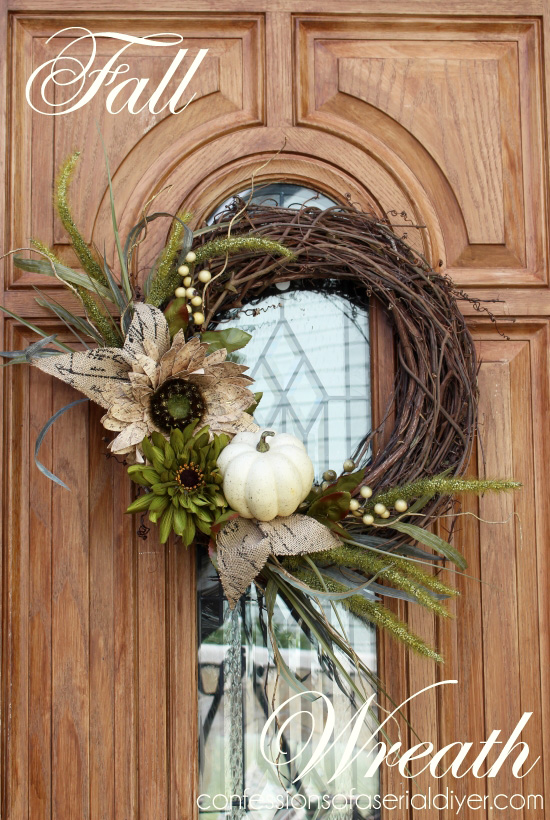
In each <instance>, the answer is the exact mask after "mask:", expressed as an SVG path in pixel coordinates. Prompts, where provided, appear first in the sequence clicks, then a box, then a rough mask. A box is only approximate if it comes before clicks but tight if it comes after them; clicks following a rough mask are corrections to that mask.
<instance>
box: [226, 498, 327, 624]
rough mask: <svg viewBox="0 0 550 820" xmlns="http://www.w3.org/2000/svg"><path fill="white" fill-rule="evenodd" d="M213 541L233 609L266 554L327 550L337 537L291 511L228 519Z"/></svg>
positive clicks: (298, 553)
mask: <svg viewBox="0 0 550 820" xmlns="http://www.w3.org/2000/svg"><path fill="white" fill-rule="evenodd" d="M216 543H217V548H218V571H219V574H220V580H221V582H222V586H223V591H224V592H225V595H226V597H227V600H228V601H229V606H230V607H231V609H233V608H234V606H235V605H236V603H237V601H238V600H239V598H240V597H241V595H242V594H243V593H244V592H245V591H246V589H247V587H248V586H249V585H250V584H251V583H252V581H253V580H254V578H255V577H256V575H258V573H259V572H260V571H261V570H262V568H263V566H264V564H265V562H266V561H267V559H268V558H269V556H270V555H305V554H306V553H310V552H320V551H321V550H330V549H334V548H335V547H337V546H339V545H340V539H339V538H338V537H337V536H336V535H334V533H332V532H331V531H330V530H329V529H328V528H327V527H325V526H324V525H323V524H320V523H319V521H316V520H315V518H310V517H309V516H307V515H297V514H296V513H295V514H294V515H289V516H285V517H280V518H274V519H273V521H257V520H256V519H250V518H237V519H235V520H233V521H229V522H228V523H227V524H226V525H225V527H224V528H223V530H221V532H220V533H219V535H218V537H217V541H216Z"/></svg>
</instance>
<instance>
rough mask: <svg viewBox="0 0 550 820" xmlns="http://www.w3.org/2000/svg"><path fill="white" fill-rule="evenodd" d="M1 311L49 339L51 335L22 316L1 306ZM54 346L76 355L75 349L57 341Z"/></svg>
mask: <svg viewBox="0 0 550 820" xmlns="http://www.w3.org/2000/svg"><path fill="white" fill-rule="evenodd" d="M0 310H3V311H4V313H7V314H8V316H11V318H12V319H16V320H17V321H18V322H20V323H21V324H22V325H24V326H25V327H27V328H28V329H29V330H32V331H33V332H34V333H38V335H39V336H42V338H43V339H47V338H49V333H44V331H43V330H41V329H40V328H39V327H37V326H36V325H33V324H31V322H27V320H26V319H23V318H22V317H21V316H18V315H17V313H12V312H11V310H8V308H7V307H4V305H0ZM52 344H54V345H57V347H60V348H61V349H62V350H66V351H67V353H74V352H75V350H74V348H72V347H69V345H65V344H63V342H58V341H57V340H56V341H55V342H52Z"/></svg>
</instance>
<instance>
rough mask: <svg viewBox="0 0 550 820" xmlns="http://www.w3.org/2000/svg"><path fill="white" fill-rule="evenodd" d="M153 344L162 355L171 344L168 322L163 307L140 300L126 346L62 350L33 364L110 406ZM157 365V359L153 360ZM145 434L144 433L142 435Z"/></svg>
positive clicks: (32, 362)
mask: <svg viewBox="0 0 550 820" xmlns="http://www.w3.org/2000/svg"><path fill="white" fill-rule="evenodd" d="M151 345H154V346H155V350H156V351H158V354H159V355H162V354H164V353H165V352H166V350H167V349H168V347H169V346H170V335H169V332H168V325H167V322H166V319H165V318H164V315H163V313H162V311H160V310H157V308H153V307H151V305H143V304H141V303H137V304H136V305H134V316H133V319H132V322H131V324H130V327H129V329H128V333H127V335H126V339H125V341H124V347H123V348H119V347H99V348H95V349H93V350H87V351H86V352H84V353H80V352H78V353H61V354H60V355H59V356H48V357H47V358H37V359H32V360H31V364H33V365H34V366H35V367H38V368H39V369H40V370H42V371H43V372H44V373H49V374H50V375H51V376H55V377H56V378H57V379H61V381H63V382H66V383H67V384H70V385H71V387H74V388H76V390H79V391H80V392H81V393H84V395H85V396H87V397H88V398H89V399H92V401H95V402H96V404H99V405H100V406H101V407H104V408H105V409H106V410H107V409H108V408H109V407H110V406H111V405H112V404H113V403H114V402H115V401H116V399H117V398H118V397H119V396H120V388H121V387H123V386H124V385H126V384H128V380H129V376H128V373H129V371H131V369H132V362H133V360H134V359H135V358H136V356H140V355H141V356H145V358H147V356H146V354H145V349H146V347H148V349H149V350H151ZM151 364H152V365H153V367H154V366H155V363H154V362H153V361H152V360H151ZM142 438H143V436H142Z"/></svg>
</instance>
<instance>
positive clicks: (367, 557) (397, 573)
mask: <svg viewBox="0 0 550 820" xmlns="http://www.w3.org/2000/svg"><path fill="white" fill-rule="evenodd" d="M310 557H311V558H312V559H313V560H314V561H315V563H317V564H319V565H320V566H330V565H334V566H338V567H348V568H349V569H354V570H360V571H362V572H364V573H365V574H366V575H378V576H379V577H380V578H383V579H384V580H386V581H389V583H390V584H392V585H393V586H394V587H396V588H397V589H402V590H404V591H405V592H408V593H409V594H411V595H414V596H415V598H416V599H417V601H418V603H419V604H421V605H422V606H424V607H425V608H426V609H429V610H431V611H432V612H435V614H436V615H441V616H442V617H443V618H449V617H450V613H449V611H448V610H447V609H446V607H445V606H443V604H441V602H440V601H438V600H437V598H434V597H433V596H432V595H430V593H429V592H427V589H431V590H432V591H433V592H438V593H440V594H442V595H449V596H452V595H458V590H456V589H453V588H452V587H449V586H447V585H446V584H444V583H442V582H441V581H439V580H438V579H437V578H435V577H434V576H433V575H429V574H428V573H427V572H423V570H421V569H419V568H417V567H415V566H414V565H412V564H411V563H410V561H407V560H406V559H404V558H401V559H400V558H398V556H396V555H392V554H391V553H388V556H387V558H386V557H383V558H382V557H379V556H377V555H374V553H372V552H369V551H368V550H362V549H355V548H353V547H337V548H336V549H333V550H326V551H324V552H318V553H314V554H313V555H311V556H310ZM298 566H299V564H298Z"/></svg>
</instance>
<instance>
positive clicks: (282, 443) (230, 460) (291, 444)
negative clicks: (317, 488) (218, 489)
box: [218, 430, 314, 521]
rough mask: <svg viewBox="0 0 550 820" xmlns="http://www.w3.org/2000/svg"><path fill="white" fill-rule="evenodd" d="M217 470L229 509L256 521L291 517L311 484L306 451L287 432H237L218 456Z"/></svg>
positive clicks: (311, 473)
mask: <svg viewBox="0 0 550 820" xmlns="http://www.w3.org/2000/svg"><path fill="white" fill-rule="evenodd" d="M266 439H268V441H266ZM218 467H219V470H220V472H221V474H222V476H223V492H224V495H225V497H226V499H227V501H228V502H229V504H230V506H231V507H232V508H233V509H234V510H236V511H237V512H238V513H240V514H241V515H242V516H243V518H257V519H258V520H259V521H271V520H272V519H273V518H275V516H277V515H291V514H292V513H293V512H294V511H295V510H296V509H297V508H298V506H299V505H300V504H301V503H302V501H303V500H304V498H305V497H306V496H307V494H308V493H309V491H310V490H311V486H312V484H313V475H314V473H313V464H312V463H311V459H310V457H309V456H308V454H307V452H306V448H305V447H304V445H303V444H302V442H301V441H300V440H299V439H297V438H296V437H295V436H291V435H289V434H288V433H273V432H271V431H270V430H260V431H258V432H255V433H237V435H236V436H235V437H234V439H233V440H232V441H231V442H230V443H229V444H228V445H227V447H225V448H224V449H223V450H222V452H221V453H220V456H219V458H218Z"/></svg>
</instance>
